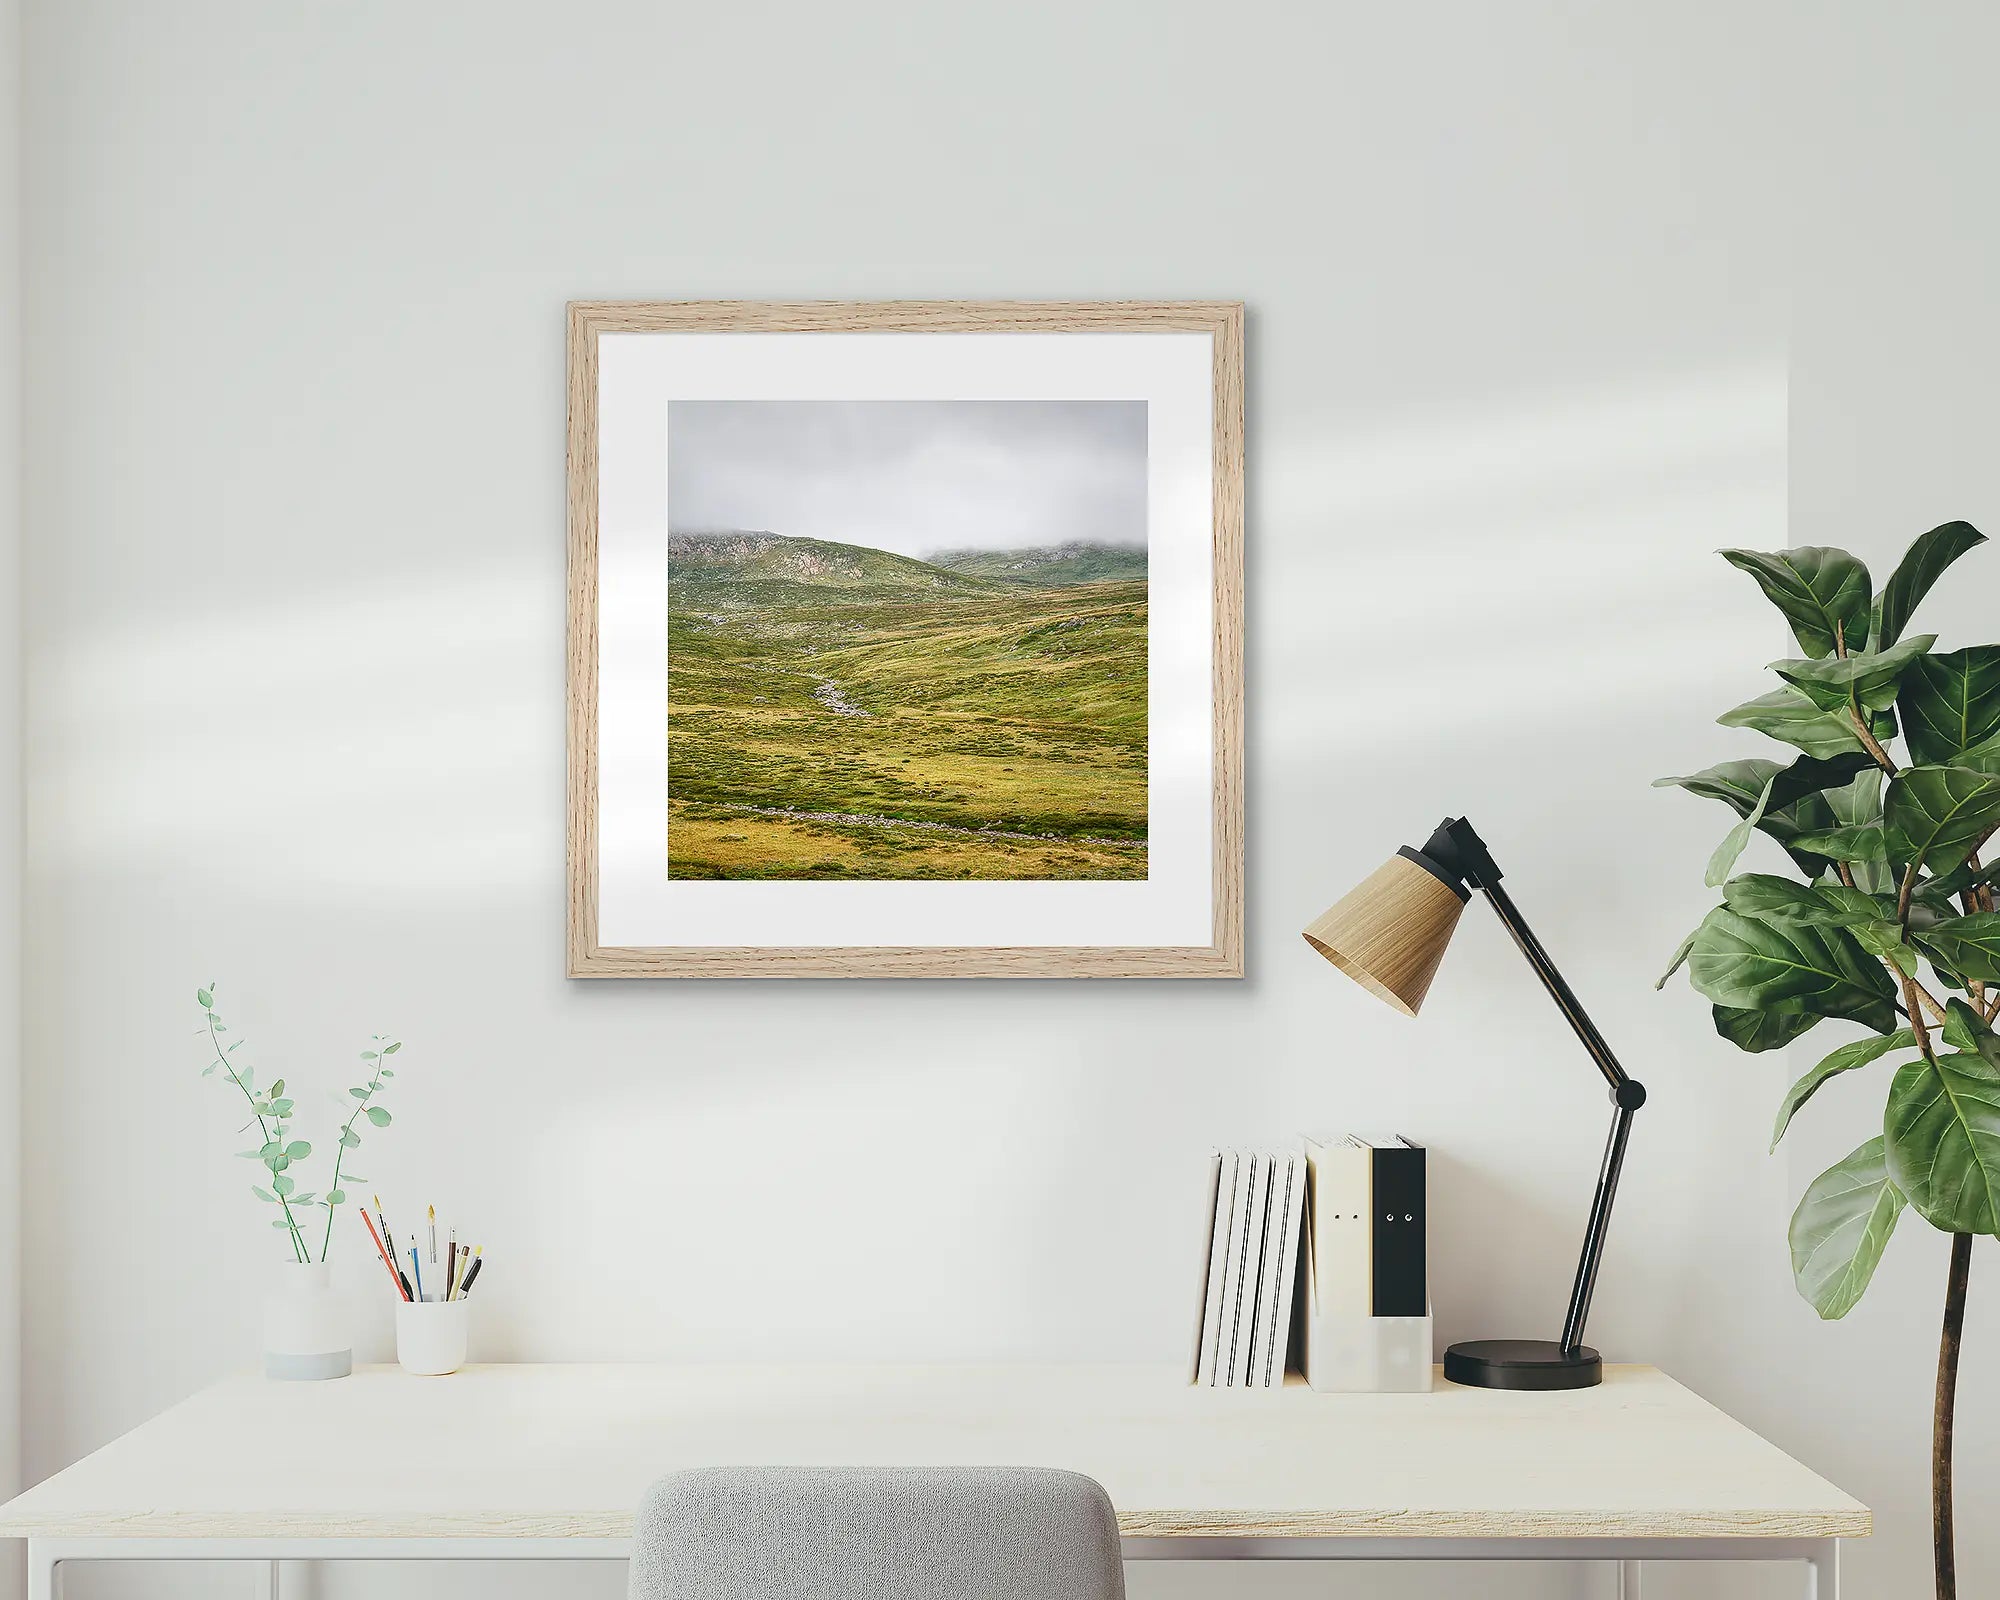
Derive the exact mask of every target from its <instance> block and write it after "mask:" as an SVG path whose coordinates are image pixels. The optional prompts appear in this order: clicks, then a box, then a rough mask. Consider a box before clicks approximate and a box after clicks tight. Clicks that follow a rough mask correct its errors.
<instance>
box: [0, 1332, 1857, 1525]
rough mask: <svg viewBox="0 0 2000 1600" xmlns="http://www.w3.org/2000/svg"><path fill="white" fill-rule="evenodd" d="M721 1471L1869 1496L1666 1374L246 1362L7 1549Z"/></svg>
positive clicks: (1474, 1519)
mask: <svg viewBox="0 0 2000 1600" xmlns="http://www.w3.org/2000/svg"><path fill="white" fill-rule="evenodd" d="M725 1463H738V1464H742V1463H767V1464H768V1463H808V1464H810V1463H821V1464H826V1463H849V1464H869V1465H889V1464H905V1465H907V1464H945V1463H960V1464H980V1465H992V1464H1001V1463H1028V1464H1037V1465H1044V1466H1059V1467H1072V1468H1075V1469H1077V1470H1078V1471H1081V1472H1087V1473H1089V1474H1090V1475H1091V1476H1093V1477H1095V1478H1097V1479H1098V1480H1099V1481H1100V1482H1101V1483H1103V1484H1104V1486H1105V1488H1106V1489H1107V1490H1109V1491H1110V1494H1111V1499H1112V1502H1113V1504H1115V1505H1116V1506H1117V1508H1118V1514H1119V1523H1120V1526H1121V1527H1122V1529H1123V1531H1124V1532H1125V1533H1126V1534H1127V1535H1128V1536H1152V1537H1183V1536H1185V1537H1209V1538H1230V1537H1245V1536H1264V1537H1270V1536H1279V1537H1284V1536H1315V1537H1362V1536H1370V1537H1382V1536H1394V1537H1399V1538H1410V1537H1451V1538H1475V1539H1508V1538H1572V1537H1625V1538H1664V1537H1688V1538H1699V1537H1735V1538H1743V1537H1749V1538H1760V1537H1762V1538H1825V1537H1845V1536H1853V1535H1860V1534H1866V1533H1867V1532H1868V1531H1869V1526H1870V1523H1869V1513H1868V1510H1867V1508H1866V1507H1865V1506H1863V1505H1861V1504H1860V1503H1859V1502H1858V1501H1856V1500H1854V1499H1852V1498H1850V1497H1849V1496H1848V1495H1845V1494H1843V1493H1842V1492H1841V1491H1840V1490H1838V1489H1836V1488H1834V1487H1833V1485H1832V1484H1830V1483H1828V1482H1826V1480H1825V1479H1823V1478H1820V1477H1819V1476H1817V1475H1816V1474H1814V1473H1812V1472H1810V1471H1808V1470H1807V1469H1806V1468H1804V1467H1802V1466H1800V1465H1799V1464H1798V1463H1797V1462H1796V1461H1793V1460H1792V1459H1791V1458H1790V1457H1788V1456H1786V1455H1785V1454H1783V1453H1782V1452H1781V1451H1779V1450H1778V1449H1777V1448H1776V1447H1775V1446H1773V1445H1770V1444H1767V1443H1766V1442H1765V1441H1764V1440H1762V1439H1760V1438H1759V1437H1758V1436H1757V1435H1756V1434H1754V1433H1752V1432H1751V1431H1750V1430H1749V1429H1748V1428H1745V1427H1743V1426H1742V1425H1741V1424H1740V1423H1737V1422H1735V1421H1733V1420H1732V1419H1730V1418H1729V1417H1727V1416H1725V1415H1723V1413H1722V1412H1720V1411H1718V1410H1716V1409H1715V1408H1714V1407H1713V1406H1711V1405H1709V1404H1708V1403H1707V1402H1706V1401H1705V1400H1702V1399H1701V1398H1699V1397H1698V1396H1696V1395H1694V1394H1691V1393H1689V1392H1688V1391H1687V1390H1686V1389H1684V1388H1682V1387H1681V1386H1680V1385H1679V1384H1678V1383H1675V1382H1674V1381H1673V1379H1671V1378H1669V1377H1667V1376H1666V1375H1665V1374H1664V1373H1662V1372H1659V1371H1657V1370H1655V1369H1654V1368H1651V1367H1629V1366H1628V1367H1618V1366H1613V1367H1607V1368H1606V1369H1605V1381H1604V1384H1603V1385H1602V1386H1601V1387H1600V1388H1596V1389H1581V1390H1576V1391H1573V1392H1571V1393H1567V1394H1509V1393H1504V1392H1499V1391H1489V1390H1480V1389H1462V1388H1456V1387H1453V1386H1451V1385H1447V1384H1444V1383H1443V1382H1442V1380H1440V1382H1439V1386H1438V1387H1437V1389H1436V1390H1434V1391H1433V1392H1432V1393H1430V1394H1427V1395H1322V1394H1315V1393H1314V1392H1312V1391H1311V1390H1309V1389H1307V1388H1305V1387H1304V1386H1303V1385H1301V1384H1300V1383H1299V1382H1298V1381H1297V1380H1296V1379H1294V1381H1293V1383H1292V1385H1291V1386H1290V1387H1289V1388H1287V1389H1285V1390H1284V1391H1282V1392H1277V1393H1268V1392H1267V1393H1243V1392H1240V1391H1239V1392H1230V1391H1227V1390H1224V1391H1215V1390H1208V1389H1194V1388H1190V1387H1189V1386H1188V1385H1187V1384H1186V1382H1185V1381H1184V1375H1183V1374H1182V1373H1181V1372H1179V1371H1178V1370H1176V1369H1174V1368H1171V1367H1137V1366H1057V1367H1041V1366H1012V1367H972V1366H966V1367H854V1366H844V1367H836V1366H826V1367H722V1366H715V1367H701V1366H688V1367H652V1366H488V1367H470V1368H467V1369H466V1370H465V1371H463V1372H460V1373H457V1374H455V1375H453V1376H451V1377H448V1378H411V1377H407V1376H405V1375H404V1374H403V1373H402V1372H401V1371H400V1370H398V1369H397V1368H395V1367H365V1368H362V1369H359V1370H358V1371H357V1372H356V1373H355V1375H354V1376H353V1377H351V1378H347V1379H344V1380H339V1381H335V1382H327V1383H272V1382H267V1381H266V1380H264V1379H262V1378H254V1377H240V1378H230V1379H227V1380H225V1381H224V1382H221V1383H218V1384H216V1385H214V1386H213V1387H212V1388H209V1389H205V1390H203V1391H202V1392H201V1393H199V1394H197V1395H195V1396H194V1397H193V1398H191V1399H189V1400H186V1401H183V1402H182V1403H181V1404H180V1405H177V1406H175V1407H174V1408H173V1409H171V1410H169V1411H167V1412H164V1413H163V1414H161V1415H160V1416H158V1417H155V1418H154V1419H153V1420H152V1421H150V1422H148V1423H145V1424H144V1425H142V1426H140V1427H138V1428H135V1429H134V1430H133V1431H132V1432H130V1433H128V1434H126V1435H125V1436H124V1437H123V1438H122V1439H118V1440H115V1441H113V1442H112V1443H111V1444H108V1445H106V1446H105V1447H104V1448H103V1449H101V1450H99V1451H97V1452H96V1453H95V1454H93V1455H90V1456H87V1457H85V1458H84V1459H83V1460H82V1461H79V1462H78V1463H76V1465H74V1466H72V1467H70V1468H68V1469H67V1470H65V1471H63V1472H59V1473H57V1474H56V1475H55V1476H54V1477H52V1478H50V1479H48V1480H47V1481H46V1482H44V1483H42V1484H41V1485H39V1486H38V1487H36V1488H34V1489H31V1490H29V1491H28V1492H27V1493H26V1494H24V1495H22V1496H20V1497H19V1498H18V1499H16V1500H14V1501H13V1502H12V1503H10V1504H9V1505H7V1506H5V1507H3V1508H0V1537H9V1536H11V1537H24V1536H30V1535H34V1536H48V1537H70V1538H104V1537H112V1538H116V1537H131V1538H176V1537H187V1538H211V1539H231V1538H242V1539H256V1538H279V1539H283V1538H336V1539H337V1538H371V1539H408V1538H427V1537H428V1538H445V1537H451V1538H463V1537H476V1538H544V1539H546V1538H596V1539H624V1538H628V1537H629V1536H630V1534H631V1531H632V1515H633V1511H634V1508H635V1507H636V1506H637V1505H638V1503H639V1499H640V1495H641V1493H642V1491H643V1490H644V1488H645V1486H646V1485H647V1484H648V1483H649V1482H650V1481H651V1480H652V1479H654V1478H656V1477H658V1476H659V1475H660V1474H662V1473H664V1472H667V1471H669V1470H672V1469H674V1468H679V1467H688V1466H698V1465H716V1464H725Z"/></svg>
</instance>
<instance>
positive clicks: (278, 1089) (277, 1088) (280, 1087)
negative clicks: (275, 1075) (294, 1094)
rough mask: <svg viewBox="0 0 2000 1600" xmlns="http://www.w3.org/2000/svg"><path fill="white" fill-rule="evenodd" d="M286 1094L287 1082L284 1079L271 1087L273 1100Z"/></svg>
mask: <svg viewBox="0 0 2000 1600" xmlns="http://www.w3.org/2000/svg"><path fill="white" fill-rule="evenodd" d="M284 1092H285V1080H284V1079H283V1078H280V1079H278V1081H277V1082H276V1083H274V1084H272V1085H271V1098H272V1099H273V1100H275V1099H277V1098H278V1096H279V1095H281V1094H283V1093H284Z"/></svg>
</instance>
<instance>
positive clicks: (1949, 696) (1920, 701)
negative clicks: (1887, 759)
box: [1896, 644, 2000, 764]
mask: <svg viewBox="0 0 2000 1600" xmlns="http://www.w3.org/2000/svg"><path fill="white" fill-rule="evenodd" d="M1896 704H1897V706H1898V707H1899V708H1900V709H1901V711H1902V713H1903V737H1904V738H1906V739H1907V740H1908V741H1909V744H1910V755H1911V756H1912V757H1913V758H1914V759H1915V760H1917V761H1918V762H1921V763H1930V764H1942V763H1947V762H1950V761H1951V760H1952V758H1953V757H1955V756H1957V755H1958V754H1959V753H1960V752H1961V751H1965V750H1970V749H1972V748H1973V747H1974V746H1975V745H1979V744H1982V743H1984V742H1985V741H1986V740H1987V739H1990V738H1992V737H1993V735H1994V734H1996V733H2000V645H1993V644H1982V645H1974V646H1973V647H1972V648H1971V649H1970V650H1949V651H1946V652H1945V653H1944V654H1943V655H1938V656H1930V657H1927V658H1926V659H1924V660H1922V661H1920V662H1918V663H1917V664H1916V665H1915V666H1914V667H1912V668H1911V669H1910V671H1909V672H1908V673H1907V674H1906V675H1905V677H1904V679H1903V687H1902V691H1901V693H1900V694H1899V695H1898V696H1897V699H1896Z"/></svg>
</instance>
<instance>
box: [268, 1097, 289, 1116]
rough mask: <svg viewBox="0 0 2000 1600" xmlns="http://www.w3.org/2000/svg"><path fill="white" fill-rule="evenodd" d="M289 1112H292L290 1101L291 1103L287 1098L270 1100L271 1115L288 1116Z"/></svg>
mask: <svg viewBox="0 0 2000 1600" xmlns="http://www.w3.org/2000/svg"><path fill="white" fill-rule="evenodd" d="M291 1113H292V1103H291V1101H289V1100H276V1099H274V1100H273V1101H272V1102H271V1115H272V1116H274V1117H288V1116H290V1115H291Z"/></svg>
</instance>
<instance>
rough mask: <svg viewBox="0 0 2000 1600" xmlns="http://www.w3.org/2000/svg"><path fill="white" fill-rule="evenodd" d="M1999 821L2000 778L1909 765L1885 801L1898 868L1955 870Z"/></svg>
mask: <svg viewBox="0 0 2000 1600" xmlns="http://www.w3.org/2000/svg"><path fill="white" fill-rule="evenodd" d="M1996 822H2000V775H1996V774H1992V773H1985V772H1974V771H1973V770H1972V769H1971V768H1970V767H1905V768H1904V769H1903V770H1902V771H1901V772H1899V773H1897V774H1896V776H1895V777H1893V778H1891V779H1890V780H1889V789H1888V793H1887V794H1885V795H1884V796H1883V797H1882V838H1883V842H1884V844H1885V845H1886V846H1887V848H1888V851H1889V859H1890V860H1891V861H1892V862H1894V863H1895V864H1896V866H1897V867H1898V868H1902V867H1907V866H1917V867H1928V868H1929V869H1930V870H1931V871H1933V872H1950V871H1951V870H1952V869H1953V868H1954V867H1956V866H1958V865H1959V864H1960V863H1962V862H1963V861H1964V860H1965V858H1966V857H1967V856H1968V855H1969V854H1971V852H1972V848H1973V846H1975V845H1976V844H1978V843H1979V841H1980V840H1981V839H1983V838H1985V837H1986V834H1987V831H1988V830H1989V829H1991V828H1992V826H1993V825H1994V823H1996Z"/></svg>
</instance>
